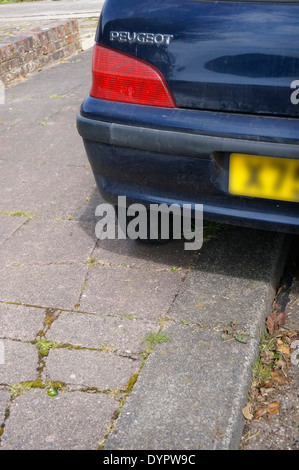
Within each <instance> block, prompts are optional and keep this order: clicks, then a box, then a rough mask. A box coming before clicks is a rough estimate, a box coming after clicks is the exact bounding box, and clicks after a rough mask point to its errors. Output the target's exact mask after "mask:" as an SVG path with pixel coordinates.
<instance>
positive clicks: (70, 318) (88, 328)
mask: <svg viewBox="0 0 299 470" xmlns="http://www.w3.org/2000/svg"><path fill="white" fill-rule="evenodd" d="M159 328H160V326H159V324H157V323H152V322H147V321H140V320H136V319H135V318H134V317H129V318H126V317H123V318H120V317H107V316H98V315H91V314H87V313H85V314H82V313H73V312H63V313H61V314H60V316H59V318H58V320H56V321H55V322H54V323H53V324H52V326H51V328H50V330H49V331H48V332H47V334H46V339H47V340H49V341H54V342H56V343H66V344H72V345H74V346H82V347H85V348H94V349H101V348H103V347H105V346H107V345H109V346H112V347H113V348H115V350H116V351H118V352H121V353H123V354H127V355H132V354H135V355H136V354H138V353H140V352H142V351H143V350H144V349H145V344H144V343H143V342H142V340H143V339H144V338H145V337H146V336H147V335H148V334H150V333H152V332H157V331H158V330H159Z"/></svg>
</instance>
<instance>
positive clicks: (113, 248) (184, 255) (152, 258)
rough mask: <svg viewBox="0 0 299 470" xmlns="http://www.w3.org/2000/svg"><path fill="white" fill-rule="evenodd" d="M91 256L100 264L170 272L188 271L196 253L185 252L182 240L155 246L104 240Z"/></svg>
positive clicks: (135, 242)
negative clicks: (174, 269) (174, 270)
mask: <svg viewBox="0 0 299 470" xmlns="http://www.w3.org/2000/svg"><path fill="white" fill-rule="evenodd" d="M93 256H94V257H95V258H96V259H97V260H98V261H99V262H100V263H105V264H111V265H115V266H118V265H122V266H127V267H138V268H143V269H148V270H167V271H171V270H172V269H173V268H177V269H183V270H186V269H188V268H189V266H190V265H191V263H192V261H193V259H194V257H195V256H196V252H194V251H193V252H192V251H185V250H184V242H183V241H182V240H178V241H173V242H169V243H167V244H165V245H157V246H155V245H147V244H145V243H141V242H137V241H134V240H130V239H127V240H118V239H116V240H108V239H105V240H99V242H98V245H97V247H96V249H95V251H94V253H93Z"/></svg>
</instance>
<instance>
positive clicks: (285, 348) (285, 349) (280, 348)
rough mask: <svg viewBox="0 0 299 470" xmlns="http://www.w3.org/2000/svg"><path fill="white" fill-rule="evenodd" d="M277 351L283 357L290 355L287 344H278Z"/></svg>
mask: <svg viewBox="0 0 299 470" xmlns="http://www.w3.org/2000/svg"><path fill="white" fill-rule="evenodd" d="M277 351H278V352H280V353H281V354H283V355H286V356H289V355H290V354H291V350H290V347H289V346H288V345H287V344H284V343H283V344H280V345H279V346H278V347H277Z"/></svg>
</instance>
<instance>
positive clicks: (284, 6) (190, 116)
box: [77, 0, 299, 233]
mask: <svg viewBox="0 0 299 470" xmlns="http://www.w3.org/2000/svg"><path fill="white" fill-rule="evenodd" d="M271 12H272V14H271ZM221 18H224V20H223V21H221ZM229 18H230V22H229V21H228V19H229ZM238 18H239V21H238ZM254 19H255V21H256V22H257V25H255V26H254V27H253V25H254V24H255V23H254ZM288 21H290V23H289V25H288V28H290V29H288V30H287V27H286V26H287V22H288ZM246 25H247V26H246ZM275 25H276V27H274V26H275ZM295 25H297V29H296V28H295ZM251 27H252V28H251ZM136 31H137V32H138V31H140V32H144V34H149V35H155V34H160V35H171V36H173V38H172V39H171V40H169V44H166V43H165V44H164V45H156V44H140V43H138V42H136V41H135V42H134V40H135V39H136V35H135V36H134V32H136ZM258 31H259V34H258V41H257V38H256V35H257V32H258ZM111 32H130V34H131V35H129V36H128V35H126V34H124V35H123V36H122V40H121V41H119V40H118V39H115V38H114V40H113V41H111ZM115 37H117V35H116V34H115ZM144 37H147V36H140V40H141V39H142V40H143V38H144ZM153 37H155V36H148V38H150V39H151V40H152V38H153ZM236 37H237V38H238V40H236ZM126 38H130V39H132V41H131V42H128V41H124V39H126ZM134 38H135V39H134ZM158 39H159V40H160V37H159V38H158ZM286 39H287V40H286ZM291 39H292V40H291ZM298 39H299V3H298V2H295V3H287V2H273V1H272V2H271V1H268V2H244V1H239V2H235V1H233V2H222V1H220V2H214V1H208V2H207V1H204V2H202V1H195V0H185V1H178V0H165V2H163V4H159V3H158V2H157V1H156V0H152V1H151V2H149V1H147V0H144V2H142V3H141V2H137V1H132V0H130V1H129V0H106V3H105V5H104V8H103V11H102V15H101V18H100V21H99V27H98V31H97V35H96V41H97V43H99V44H102V45H104V46H105V47H110V48H111V47H113V48H115V49H116V50H118V51H121V52H123V53H126V54H129V55H131V56H133V57H137V58H139V59H141V60H143V61H145V62H148V63H150V64H152V65H154V66H155V67H156V68H157V69H158V70H159V71H160V72H161V73H162V74H163V76H164V78H165V80H166V82H167V84H168V86H169V88H170V89H171V91H172V93H173V96H174V98H175V100H176V103H177V105H178V107H175V108H163V107H156V106H155V107H154V106H144V105H137V104H128V103H122V102H114V101H107V100H104V99H97V98H94V97H91V96H88V97H86V99H85V100H84V101H83V103H82V106H81V109H80V114H79V116H78V120H77V126H78V131H79V133H80V135H81V136H82V137H83V140H84V145H85V149H86V153H87V156H88V158H89V161H90V164H91V167H92V170H93V172H94V176H95V179H96V182H97V185H98V187H99V190H100V192H101V194H102V195H103V197H104V198H105V199H106V200H107V201H109V202H111V203H113V204H117V198H118V196H121V195H124V196H127V200H128V203H131V202H141V203H144V204H146V205H148V204H150V203H167V204H173V203H177V204H180V205H183V204H187V203H188V204H191V205H194V204H203V207H204V217H205V218H206V219H210V220H215V221H220V222H227V223H232V224H237V225H243V226H248V227H260V228H263V229H269V230H278V231H285V232H291V233H299V196H298V202H287V201H280V200H276V199H275V198H274V199H273V200H272V199H266V198H261V197H248V196H240V195H232V194H230V193H229V178H230V155H231V154H233V153H236V154H245V155H258V156H261V159H263V158H264V157H275V159H276V158H281V159H282V160H281V161H286V162H287V161H288V159H293V160H295V161H297V160H298V177H297V176H296V175H297V173H296V174H295V175H294V178H297V180H296V182H295V183H294V184H298V182H299V120H298V110H299V104H298V105H297V106H296V105H294V104H293V103H292V102H291V99H290V97H291V93H292V89H291V87H290V85H291V82H292V81H293V80H296V79H298V80H299V70H298V69H297V60H299V53H298V48H297V47H296V44H298ZM232 45H233V46H232ZM186 48H189V49H190V53H189V54H187V49H186ZM182 51H185V52H184V53H183V52H182ZM252 54H254V55H255V56H254V57H255V58H254V61H253V62H254V63H255V66H254V67H253V62H252V61H251V59H252V58H253V56H252ZM265 54H267V55H268V59H267V60H266V58H265V57H264V56H263V55H265ZM262 56H263V57H262ZM190 57H192V58H193V59H192V60H191V59H190ZM196 57H198V58H199V59H198V63H197V65H196V64H195V62H196V61H195V58H196ZM229 57H235V58H236V61H234V60H233V61H231V60H230V59H229ZM240 57H241V59H240ZM282 57H284V59H283V60H282V59H281V58H282ZM203 58H204V59H203ZM223 58H224V59H223ZM248 58H249V59H250V60H249V59H248ZM219 59H221V60H220V62H219ZM190 61H191V62H190ZM213 61H214V62H213ZM217 61H218V62H217ZM221 61H222V62H221ZM192 63H193V64H195V65H194V67H192ZM211 63H214V64H218V65H219V63H220V64H222V65H221V67H222V69H221V70H217V71H216V70H215V68H214V69H213V67H211V65H209V66H208V67H205V65H206V64H211ZM224 64H226V65H225V66H227V67H228V68H229V71H230V73H227V70H228V69H227V70H226V71H224V70H223V66H224ZM218 65H217V67H218ZM217 67H216V68H217ZM221 67H220V68H221ZM240 72H242V73H240ZM216 75H217V77H218V78H217V79H216ZM190 96H191V98H192V100H191V101H192V103H191V102H190ZM252 98H254V99H253V100H252ZM265 160H266V159H265ZM265 160H264V161H265ZM273 160H274V159H273ZM295 165H296V164H295ZM298 191H299V190H298ZM294 194H295V193H294ZM298 195H299V192H298ZM295 197H297V196H295ZM296 201H297V199H296Z"/></svg>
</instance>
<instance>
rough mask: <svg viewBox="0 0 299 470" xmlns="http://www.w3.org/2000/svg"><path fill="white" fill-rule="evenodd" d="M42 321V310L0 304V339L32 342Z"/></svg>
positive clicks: (43, 316)
mask: <svg viewBox="0 0 299 470" xmlns="http://www.w3.org/2000/svg"><path fill="white" fill-rule="evenodd" d="M44 319H45V311H44V310H42V309H39V308H30V307H25V306H23V305H7V304H4V303H0V338H9V339H16V340H21V341H33V340H34V339H35V337H36V335H37V333H38V332H39V331H40V330H41V329H42V327H43V322H44Z"/></svg>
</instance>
